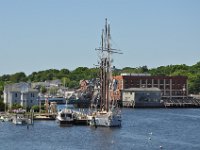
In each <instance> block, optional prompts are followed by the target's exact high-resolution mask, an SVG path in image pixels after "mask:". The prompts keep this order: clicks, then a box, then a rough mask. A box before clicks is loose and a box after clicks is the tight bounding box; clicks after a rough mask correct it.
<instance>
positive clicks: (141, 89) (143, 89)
mask: <svg viewBox="0 0 200 150" xmlns="http://www.w3.org/2000/svg"><path fill="white" fill-rule="evenodd" d="M122 91H125V92H143V91H145V92H160V91H161V90H160V89H159V88H128V89H124V90H122Z"/></svg>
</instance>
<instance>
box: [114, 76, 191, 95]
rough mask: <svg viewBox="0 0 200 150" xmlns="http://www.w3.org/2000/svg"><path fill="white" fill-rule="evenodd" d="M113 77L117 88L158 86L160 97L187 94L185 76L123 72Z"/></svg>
mask: <svg viewBox="0 0 200 150" xmlns="http://www.w3.org/2000/svg"><path fill="white" fill-rule="evenodd" d="M114 78H115V79H117V80H118V89H119V90H124V89H128V88H159V89H160V90H161V97H162V99H175V98H176V99H183V98H185V97H187V96H188V83H187V77H186V76H151V75H150V74H130V73H129V74H128V73H124V74H121V75H120V76H115V77H114ZM119 94H120V93H119Z"/></svg>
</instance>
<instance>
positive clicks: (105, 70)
mask: <svg viewBox="0 0 200 150" xmlns="http://www.w3.org/2000/svg"><path fill="white" fill-rule="evenodd" d="M110 40H111V34H110V24H108V23H107V18H106V19H105V30H102V35H101V47H100V48H97V49H95V50H98V51H100V52H101V56H100V109H101V110H105V111H107V112H108V111H109V109H110V106H109V105H110V86H111V84H112V69H111V54H112V53H119V54H121V53H120V52H117V51H119V50H116V49H112V48H111V44H110Z"/></svg>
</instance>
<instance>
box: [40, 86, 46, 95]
mask: <svg viewBox="0 0 200 150" xmlns="http://www.w3.org/2000/svg"><path fill="white" fill-rule="evenodd" d="M40 92H41V93H42V94H45V93H46V92H47V89H46V87H44V86H41V87H40Z"/></svg>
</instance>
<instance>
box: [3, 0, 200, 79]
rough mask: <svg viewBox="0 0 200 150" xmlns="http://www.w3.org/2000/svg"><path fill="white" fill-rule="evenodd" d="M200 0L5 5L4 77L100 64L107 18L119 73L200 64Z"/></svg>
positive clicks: (33, 0) (51, 0)
mask: <svg viewBox="0 0 200 150" xmlns="http://www.w3.org/2000/svg"><path fill="white" fill-rule="evenodd" d="M199 8H200V1H199V0H6V1H5V0H0V75H3V74H14V73H16V72H25V73H26V74H27V75H29V74H31V73H32V72H34V71H35V72H38V71H41V70H47V69H63V68H67V69H69V70H74V69H76V68H77V67H88V68H92V67H94V64H97V59H98V56H97V52H96V51H95V48H97V47H99V46H100V36H101V31H102V29H103V27H104V24H105V18H108V21H109V23H110V26H111V36H112V41H111V42H112V48H116V49H120V50H122V51H123V54H122V55H117V54H114V55H113V56H112V57H113V59H114V62H113V65H114V66H115V67H116V68H119V69H121V68H123V67H140V66H144V65H146V66H147V67H148V68H155V67H159V66H166V65H171V64H172V65H175V64H186V65H189V66H190V65H194V64H195V63H197V62H198V61H200V9H199Z"/></svg>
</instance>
